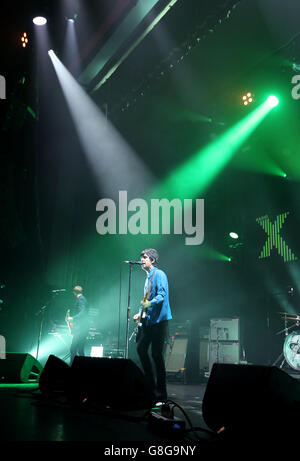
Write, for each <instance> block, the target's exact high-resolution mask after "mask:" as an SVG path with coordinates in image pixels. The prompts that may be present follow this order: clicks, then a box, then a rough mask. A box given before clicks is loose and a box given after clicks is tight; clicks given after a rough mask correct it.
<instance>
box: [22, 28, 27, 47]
mask: <svg viewBox="0 0 300 461" xmlns="http://www.w3.org/2000/svg"><path fill="white" fill-rule="evenodd" d="M21 42H22V47H23V48H26V46H27V44H28V37H27V33H26V32H24V34H23V35H22V37H21Z"/></svg>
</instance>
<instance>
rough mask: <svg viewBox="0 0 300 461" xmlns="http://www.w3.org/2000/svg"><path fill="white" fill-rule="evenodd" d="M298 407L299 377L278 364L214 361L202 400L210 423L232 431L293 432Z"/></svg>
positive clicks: (206, 418)
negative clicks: (295, 376)
mask: <svg viewBox="0 0 300 461" xmlns="http://www.w3.org/2000/svg"><path fill="white" fill-rule="evenodd" d="M299 410H300V383H299V382H298V380H296V379H295V378H292V377H291V376H289V375H288V374H287V373H285V372H284V371H282V370H281V369H279V368H277V367H273V366H271V367H268V366H260V365H234V364H214V365H213V368H212V371H211V373H210V377H209V381H208V383H207V387H206V391H205V394H204V398H203V403H202V413H203V418H204V421H205V423H206V424H207V426H208V427H209V428H210V429H212V430H213V431H216V432H218V431H219V430H220V429H221V428H225V430H226V431H227V433H231V434H232V433H236V432H238V433H240V432H243V433H244V434H246V433H247V432H253V430H254V431H256V433H257V431H258V430H259V429H260V430H261V433H262V434H265V433H266V431H271V432H273V431H275V429H276V430H278V429H280V430H282V429H283V428H284V427H285V428H287V429H288V430H290V431H292V430H293V426H292V425H293V420H294V416H295V415H296V416H298V415H299ZM296 427H298V424H297V426H296ZM224 432H225V431H224Z"/></svg>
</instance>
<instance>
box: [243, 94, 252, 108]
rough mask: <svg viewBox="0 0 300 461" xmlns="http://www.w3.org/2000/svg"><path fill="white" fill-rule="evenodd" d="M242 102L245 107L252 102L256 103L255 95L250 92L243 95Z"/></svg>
mask: <svg viewBox="0 0 300 461" xmlns="http://www.w3.org/2000/svg"><path fill="white" fill-rule="evenodd" d="M242 101H243V104H244V106H247V105H248V104H251V102H253V101H254V95H253V94H252V93H250V91H249V92H248V93H246V94H244V95H243V97H242Z"/></svg>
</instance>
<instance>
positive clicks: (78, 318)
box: [66, 285, 89, 364]
mask: <svg viewBox="0 0 300 461" xmlns="http://www.w3.org/2000/svg"><path fill="white" fill-rule="evenodd" d="M82 292H83V289H82V287H81V286H79V285H76V286H75V287H74V288H73V294H74V296H75V298H76V302H75V305H74V308H72V310H71V311H72V314H71V312H70V309H68V310H67V313H66V322H67V324H68V327H69V331H70V334H72V336H73V339H72V343H71V347H70V355H71V357H70V364H72V362H73V359H74V357H75V356H76V355H84V345H85V341H86V337H87V335H88V331H89V325H88V315H87V300H86V298H85V297H84V296H83V294H82Z"/></svg>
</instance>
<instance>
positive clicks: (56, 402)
mask: <svg viewBox="0 0 300 461" xmlns="http://www.w3.org/2000/svg"><path fill="white" fill-rule="evenodd" d="M205 389H206V384H193V385H191V384H183V383H169V384H168V394H169V399H170V401H171V405H174V404H176V405H175V406H174V411H175V416H176V417H177V418H179V419H182V420H184V421H185V428H186V430H185V432H184V433H182V434H180V435H177V436H174V435H170V433H169V432H166V430H165V429H164V428H162V427H160V426H159V425H155V427H152V426H151V425H150V423H149V416H148V415H149V412H148V415H146V411H145V410H139V411H129V412H128V411H127V412H124V411H123V412H121V411H115V410H114V411H112V410H103V409H101V410H99V409H95V408H93V409H91V408H90V409H79V408H74V407H72V406H70V405H69V404H68V403H66V400H65V398H64V397H63V396H57V397H56V398H45V397H44V396H42V394H41V393H40V391H39V389H38V385H33V384H31V385H26V384H23V385H20V384H9V385H5V384H1V385H0V408H1V436H0V440H1V442H26V444H25V446H26V445H27V442H51V443H50V444H47V451H48V445H50V447H49V450H51V449H52V448H53V447H55V446H56V447H57V444H53V442H81V445H82V444H83V445H82V446H85V447H86V448H87V445H86V444H85V445H84V443H87V442H88V443H93V444H94V443H96V444H97V450H98V452H97V453H98V455H99V456H100V455H103V454H104V455H110V456H111V455H115V456H125V457H126V459H134V458H135V457H138V456H140V457H145V456H146V455H148V456H152V455H155V454H156V455H162V454H165V455H176V456H179V455H182V456H184V457H186V456H193V457H194V456H202V455H204V454H207V453H217V454H219V453H221V454H224V453H225V452H226V453H227V452H228V453H231V452H232V450H234V451H233V452H232V453H233V454H234V453H235V454H237V451H236V450H237V449H239V450H240V448H238V447H241V448H242V449H243V451H244V450H245V447H247V450H246V451H247V452H248V451H249V450H250V451H252V452H254V453H255V452H257V450H260V449H261V447H262V438H261V434H256V433H255V431H254V432H253V433H252V434H244V435H243V436H242V437H241V436H238V437H237V438H235V437H234V438H233V439H229V440H227V439H226V438H224V436H222V435H221V436H219V435H216V434H214V433H213V432H212V431H210V429H209V428H208V427H207V426H206V424H205V422H204V420H203V416H202V400H203V396H204V393H205ZM172 402H174V403H173V404H172ZM152 411H154V412H155V413H157V414H159V415H161V409H158V408H156V409H155V408H154V409H153V410H152ZM256 435H257V436H258V437H256ZM275 441H276V438H275ZM275 441H274V443H275ZM10 446H11V447H12V449H13V450H17V452H19V453H20V451H19V450H21V452H22V450H24V444H20V443H12V444H10ZM60 446H61V444H60ZM76 446H78V445H76ZM266 446H267V448H268V451H269V453H270V451H272V449H273V448H274V447H276V444H275V445H274V447H272V445H270V440H269V439H268V440H267V441H266ZM22 447H23V448H22ZM30 450H31V449H30ZM134 450H137V451H134ZM164 450H165V451H164ZM182 450H183V451H182ZM87 454H88V452H87ZM234 457H235V456H234Z"/></svg>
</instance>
